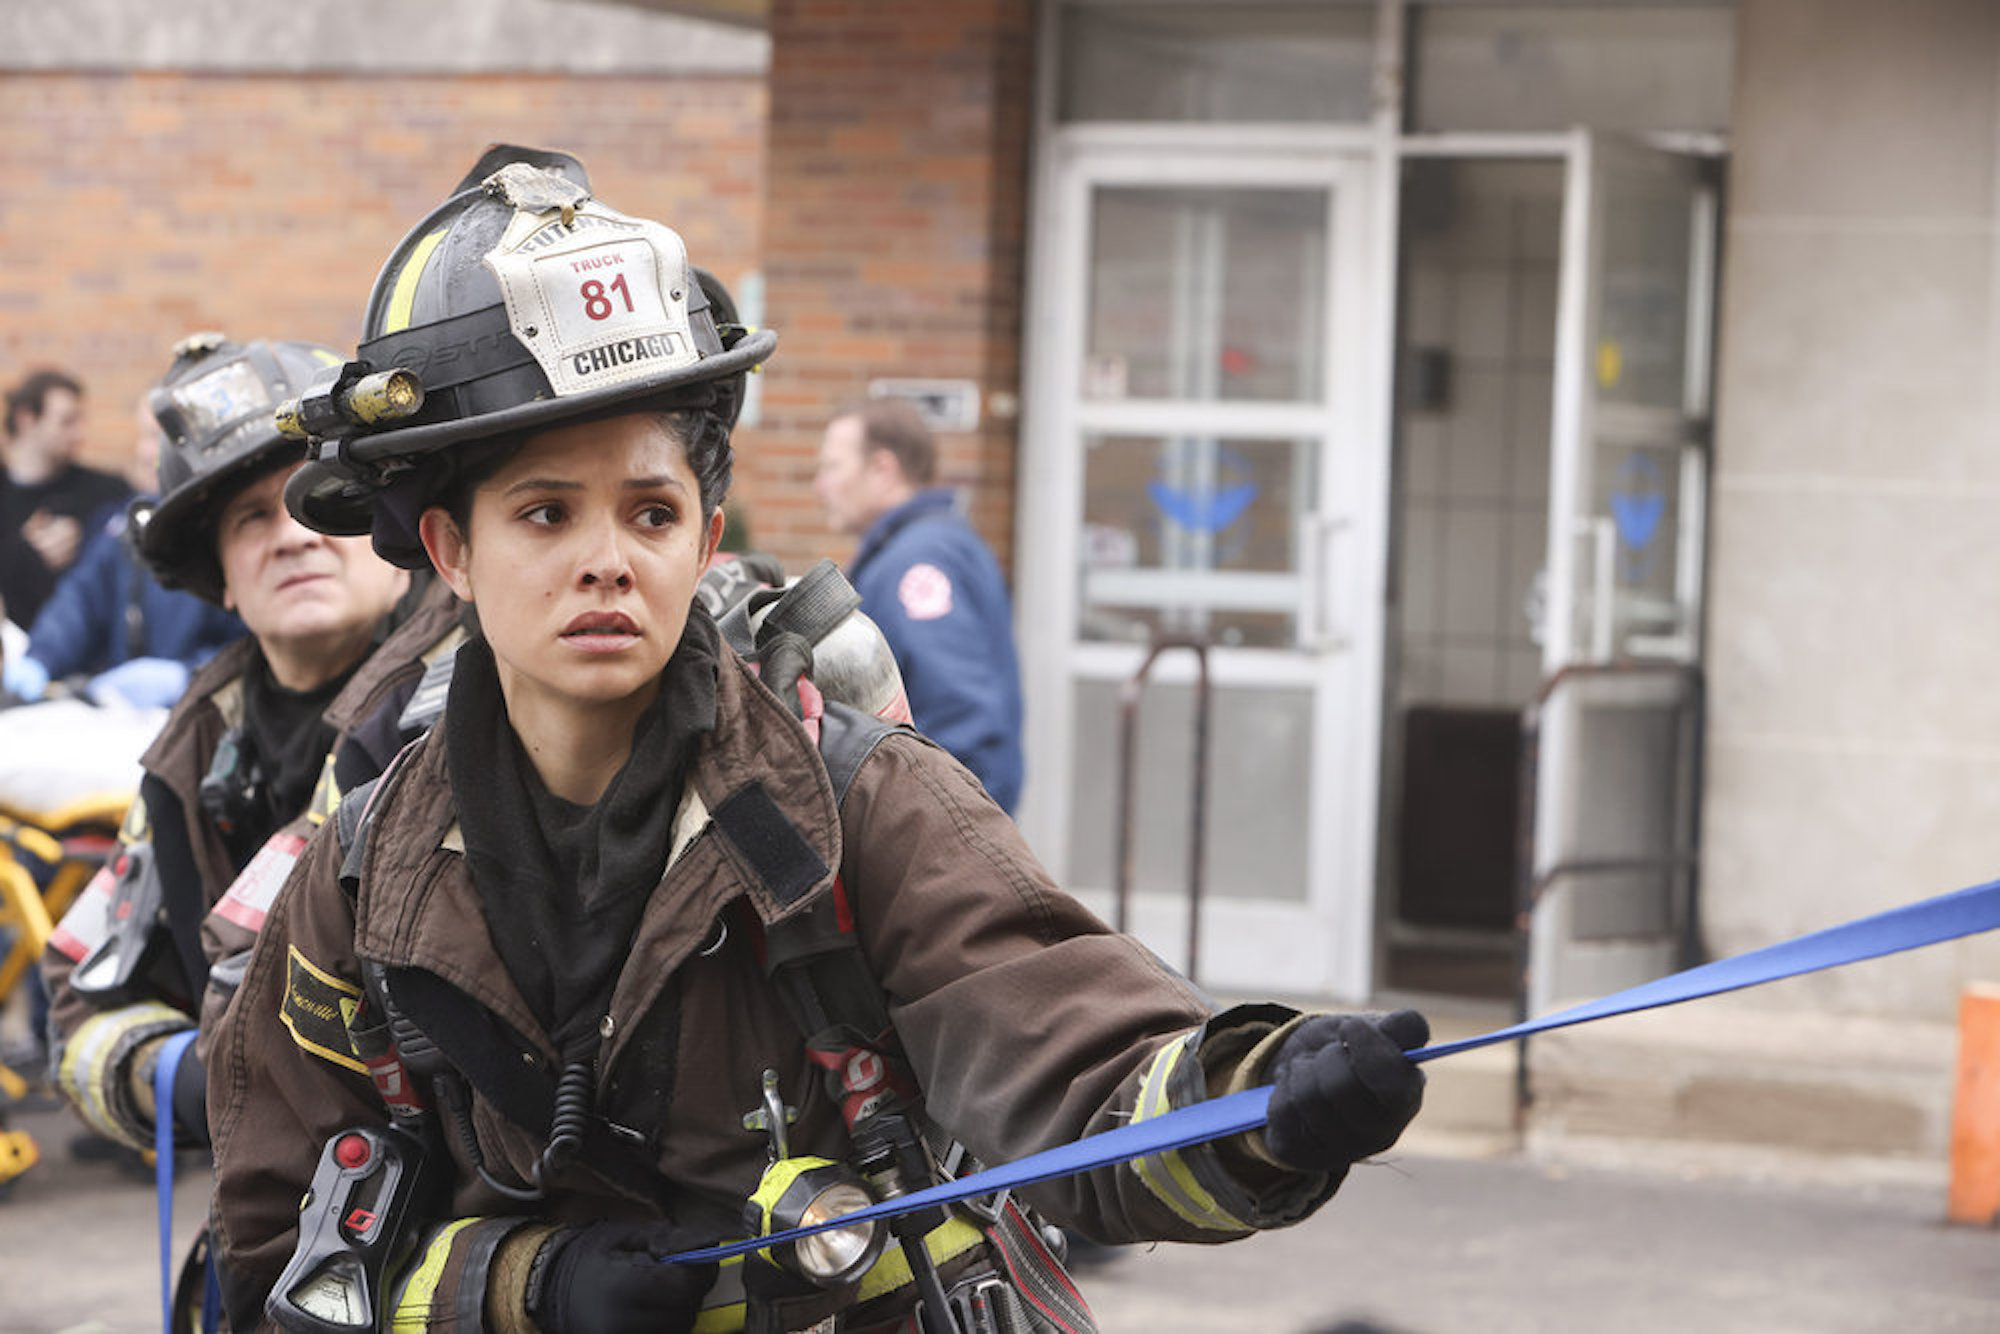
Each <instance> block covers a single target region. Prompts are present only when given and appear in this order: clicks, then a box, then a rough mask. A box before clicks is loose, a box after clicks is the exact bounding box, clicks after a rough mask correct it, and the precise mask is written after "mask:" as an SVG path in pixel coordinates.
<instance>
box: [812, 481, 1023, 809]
mask: <svg viewBox="0 0 2000 1334" xmlns="http://www.w3.org/2000/svg"><path fill="white" fill-rule="evenodd" d="M847 577H848V579H849V580H850V581H852V583H853V584H854V587H855V590H856V591H857V592H859V593H860V594H861V610H862V611H864V612H866V613H867V614H868V616H869V617H870V619H872V620H873V621H874V622H875V624H877V625H879V626H881V627H882V633H883V635H884V636H886V637H887V638H888V640H889V647H890V648H891V649H892V650H893V651H894V652H895V655H896V665H897V666H898V667H900V668H902V671H903V686H904V688H905V689H906V690H907V691H908V692H909V696H910V712H911V714H912V716H913V717H914V718H915V719H916V724H917V728H918V730H920V731H922V732H923V733H924V734H925V735H926V736H928V737H930V738H931V740H933V741H935V742H937V743H938V744H939V745H940V746H943V747H944V748H945V749H946V750H948V751H950V752H951V754H952V755H953V756H954V757H956V758H957V760H958V762H959V763H960V764H963V765H964V766H965V767H966V768H968V769H970V770H971V771H972V772H973V774H974V775H975V776H977V777H978V779H979V781H980V782H982V783H984V784H985V785H986V791H987V792H988V793H989V794H990V795H991V796H992V798H993V800H994V801H996V802H998V803H999V804H1000V806H1001V808H1002V809H1003V810H1005V811H1007V812H1008V813H1009V814H1012V813H1013V811H1014V806H1015V804H1016V803H1017V802H1018V801H1020V799H1021V776H1022V765H1021V670H1020V666H1019V664H1018V662H1017V661H1016V659H1015V654H1014V617H1013V607H1012V604H1011V603H1010V602H1009V600H1008V597H1007V586H1006V584H1005V582H1004V581H1003V580H1002V579H1001V577H1000V565H999V563H998V562H997V561H995V560H994V559H993V553H992V552H991V551H989V550H987V548H986V544H985V543H984V542H982V541H980V539H979V534H977V533H975V532H973V531H972V526H971V525H970V524H968V523H966V521H965V520H964V518H962V517H961V516H960V515H959V513H958V508H957V505H956V502H955V501H954V499H953V496H952V493H951V492H950V491H948V490H945V489H943V488H937V489H933V490H929V491H922V492H919V493H918V494H917V495H915V496H913V497H912V498H911V499H910V500H908V501H907V502H905V503H904V504H902V505H900V506H898V507H897V508H895V509H893V510H891V511H889V512H888V513H887V514H885V515H883V516H882V517H881V518H879V519H877V520H876V521H875V522H874V523H873V524H871V525H870V526H869V529H868V531H867V532H866V533H864V534H863V535H862V538H861V546H860V548H859V549H858V550H857V551H856V552H855V553H854V563H853V564H852V565H850V566H849V567H848V571H847Z"/></svg>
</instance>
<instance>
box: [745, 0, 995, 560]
mask: <svg viewBox="0 0 2000 1334" xmlns="http://www.w3.org/2000/svg"><path fill="white" fill-rule="evenodd" d="M1032 10H1033V5H1032V4H1031V3H1030V0H955V2H954V3H952V4H948V5H940V4H936V3H934V2H932V3H921V2H919V0H872V2H871V3H869V4H866V5H861V4H855V3H851V2H849V3H842V2H840V0H775V2H774V3H773V5H772V7H771V27H770V31H771V39H772V42H771V49H772V58H771V73H770V96H771V120H770V128H769V136H770V138H769V144H770V146H769V153H770V172H769V178H768V184H767V197H768V200H769V210H768V214H767V217H766V220H765V232H764V244H765V248H764V271H765V275H766V280H767V296H766V305H765V314H766V318H767V320H768V322H769V323H770V324H771V325H772V326H773V327H775V328H776V329H777V330H778V332H779V338H780V342H779V347H778V353H777V356H776V357H775V358H774V359H773V361H772V363H771V365H770V367H769V369H768V370H767V371H766V372H765V381H764V387H763V395H764V396H763V415H762V420H761V423H760V424H759V425H758V426H756V427H754V428H750V429H747V430H745V431H743V432H741V433H740V434H739V438H738V444H739V447H740V449H741V451H742V452H741V456H740V459H739V468H738V473H737V476H738V478H739V487H738V490H739V495H741V497H742V498H743V500H744V502H745V503H746V505H747V507H748V508H749V510H750V513H751V518H752V524H753V528H754V532H755V535H756V539H757V544H758V545H760V546H763V547H766V548H767V549H769V550H772V551H774V552H775V553H777V554H778V555H780V556H782V557H783V558H784V559H785V561H786V563H787V564H788V566H789V565H795V564H796V563H797V562H800V561H803V560H805V559H807V558H809V557H813V556H818V555H821V554H834V555H836V556H838V557H844V556H845V555H846V554H848V552H849V551H850V550H851V547H852V544H851V542H850V541H849V540H848V539H845V538H840V537H836V536H834V535H832V534H830V533H829V532H828V530H827V528H826V523H825V518H824V515H823V514H822V512H821V510H820V508H819V505H818V503H817V502H816V501H815V500H814V499H813V495H812V473H813V467H814V463H815V460H816V456H817V453H818V448H819V440H820V434H821V432H822V431H823V430H824V428H825V424H826V420H827V418H828V416H829V415H830V414H831V413H832V412H833V411H835V410H836V409H838V408H839V407H840V406H841V405H842V404H844V403H846V402H848V401H850V400H853V399H856V398H859V397H861V396H862V395H863V394H864V393H865V392H866V390H867V385H868V382H869V380H870V379H872V378H876V377H883V376H892V377H906V376H914V377H924V378H931V377H942V378H949V379H968V380H972V381H974V382H975V383H977V384H978V386H979V388H980V390H981V393H982V396H990V395H994V394H1004V395H1008V396H1010V399H1011V396H1013V395H1016V394H1018V392H1019V378H1020V333H1021V330H1020V324H1021V289H1022V272H1021V265H1022V253H1023V229H1024V209H1025V198H1026V190H1027V141H1028V130H1029V124H1030V106H1031V99H1030V95H1029V94H1030V65H1031V55H1032V49H1033V24H1032ZM1015 428H1016V423H1015V420H1014V417H1013V415H1012V413H1011V412H1008V413H1007V414H1006V415H1004V416H1001V415H997V414H995V413H994V412H993V411H992V406H991V402H990V398H989V400H988V402H987V408H986V411H985V412H984V413H983V415H982V424H981V426H980V429H979V430H977V431H976V432H973V433H969V434H964V435H951V436H946V437H943V438H942V439H941V441H940V444H941V446H942V457H941V460H940V465H941V473H942V480H943V481H944V482H945V483H947V484H950V485H954V486H959V487H962V488H964V489H965V490H966V491H967V492H968V493H969V496H970V498H971V501H972V507H973V517H974V520H975V522H976V523H977V524H978V526H979V529H980V531H981V532H982V533H983V534H984V535H985V536H986V537H987V539H988V540H989V541H991V542H992V543H993V545H994V547H995V549H996V551H997V552H998V553H999V554H1000V558H1001V561H1002V563H1003V564H1004V565H1011V555H1012V528H1013V523H1012V520H1013V492H1014V473H1015V456H1016V445H1017V440H1016V429H1015Z"/></svg>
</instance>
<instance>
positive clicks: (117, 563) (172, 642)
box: [28, 510, 244, 679]
mask: <svg viewBox="0 0 2000 1334" xmlns="http://www.w3.org/2000/svg"><path fill="white" fill-rule="evenodd" d="M135 631H136V634H135ZM243 633H244V630H243V622H241V621H239V620H237V619H236V617H235V616H233V615H231V614H230V613H229V612H226V611H224V610H222V608H220V607H216V606H211V605H210V604H209V603H206V602H203V601H202V600H201V599H200V598H198V597H196V596H195V595H194V594H192V593H179V592H172V591H170V590H168V589H164V588H161V587H160V585H159V583H158V581H156V580H155V579H154V578H153V576H152V574H151V572H150V571H148V570H147V569H146V568H145V566H144V565H142V564H141V563H140V562H139V560H138V558H137V557H135V556H134V555H133V554H132V551H131V548H130V547H128V546H127V545H126V544H125V515H124V513H123V511H122V510H121V511H120V512H118V513H117V514H116V515H114V516H113V517H112V518H111V519H110V520H109V521H108V522H106V523H105V524H104V526H103V527H102V528H100V529H98V531H97V532H96V533H94V534H92V535H91V537H90V539H89V540H88V541H87V542H86V543H85V544H84V548H83V553H82V554H81V555H79V556H78V557H77V558H76V564H75V565H73V566H71V567H70V569H69V570H68V571H67V572H66V573H65V574H64V575H63V577H62V580H61V582H59V583H58V584H57V585H56V590H55V592H54V593H52V594H50V595H49V600H48V601H47V602H45V603H43V604H42V609H41V611H40V612H39V613H37V614H36V616H35V623H34V625H33V626H31V627H29V630H28V656H29V657H31V658H33V659H34V660H35V661H37V662H39V663H41V664H42V666H44V667H46V668H48V670H49V675H50V676H51V677H53V678H56V679H61V678H62V677H65V676H95V675H97V674H98V673H99V672H102V671H104V670H106V669H107V668H111V667H116V666H117V665H118V664H120V663H122V662H127V661H129V660H131V659H133V658H171V659H173V660H175V661H176V662H180V663H184V664H185V665H187V666H188V667H190V668H192V667H198V666H200V665H201V664H202V663H204V662H206V661H208V659H209V658H210V657H212V656H213V655H214V654H215V651H216V650H217V649H219V648H221V647H222V646H223V645H224V644H227V643H229V642H230V641H231V640H233V639H237V638H240V637H241V636H242V635H243Z"/></svg>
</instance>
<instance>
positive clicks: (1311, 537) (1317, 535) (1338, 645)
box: [1299, 514, 1350, 653]
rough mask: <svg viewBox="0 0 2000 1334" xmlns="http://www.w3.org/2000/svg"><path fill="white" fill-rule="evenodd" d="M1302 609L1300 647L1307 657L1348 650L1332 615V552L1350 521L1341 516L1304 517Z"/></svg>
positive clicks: (1346, 642) (1348, 644)
mask: <svg viewBox="0 0 2000 1334" xmlns="http://www.w3.org/2000/svg"><path fill="white" fill-rule="evenodd" d="M1305 526H1306V534H1305V536H1306V552H1305V556H1306V559H1305V588H1304V593H1305V606H1304V607H1303V608H1302V609H1301V615H1300V617H1299V624H1300V634H1299V646H1300V647H1301V648H1303V649H1305V650H1306V651H1307V652H1308V653H1338V652H1341V651H1342V650H1344V649H1346V648H1348V647H1349V646H1350V642H1349V639H1348V637H1347V635H1346V634H1345V633H1344V632H1343V631H1342V630H1341V629H1340V628H1339V627H1338V625H1337V624H1336V620H1337V618H1336V617H1335V616H1334V614H1333V608H1332V605H1331V604H1332V600H1333V592H1334V585H1333V572H1334V559H1333V548H1334V544H1335V539H1336V538H1338V537H1339V536H1340V535H1341V534H1342V533H1344V532H1346V531H1347V529H1348V528H1349V526H1350V520H1349V519H1348V517H1347V516H1346V515H1344V514H1309V515H1307V516H1306V521H1305Z"/></svg>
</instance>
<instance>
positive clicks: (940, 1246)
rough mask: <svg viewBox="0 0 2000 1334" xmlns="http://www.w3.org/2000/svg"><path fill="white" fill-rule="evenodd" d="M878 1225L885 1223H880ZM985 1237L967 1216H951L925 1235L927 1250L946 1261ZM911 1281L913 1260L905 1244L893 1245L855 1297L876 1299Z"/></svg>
mask: <svg viewBox="0 0 2000 1334" xmlns="http://www.w3.org/2000/svg"><path fill="white" fill-rule="evenodd" d="M877 1226H881V1225H880V1224H879V1223H878V1224H877ZM985 1240H986V1234H985V1233H984V1232H981V1231H980V1230H979V1229H978V1228H976V1227H974V1226H973V1225H972V1224H970V1223H968V1222H966V1221H965V1220H964V1219H963V1218H947V1219H946V1220H945V1221H944V1222H943V1223H941V1224H939V1225H938V1226H937V1227H934V1228H932V1229H931V1230H930V1232H929V1233H928V1234H926V1235H925V1237H924V1249H925V1250H927V1251H929V1252H930V1253H931V1259H932V1260H933V1261H935V1262H936V1263H938V1264H943V1263H944V1262H945V1261H947V1260H949V1259H951V1258H952V1257H954V1256H958V1255H963V1254H965V1253H966V1252H967V1251H969V1250H971V1249H972V1248H973V1247H974V1246H977V1245H978V1244H979V1243H980V1242H982V1241H985ZM909 1282H911V1274H910V1259H909V1257H908V1256H906V1255H904V1254H903V1248H902V1247H901V1246H897V1245H893V1244H892V1245H891V1246H890V1247H889V1248H888V1249H887V1250H885V1251H883V1252H882V1258H881V1259H879V1260H877V1261H876V1262H875V1263H874V1264H873V1265H871V1266H869V1269H868V1272H867V1273H865V1274H863V1275H862V1276H861V1291H860V1293H859V1295H858V1296H856V1298H855V1300H856V1301H859V1302H867V1301H873V1300H874V1299H875V1298H877V1297H880V1296H881V1295H882V1294H883V1293H885V1292H894V1291H895V1290H896V1289H897V1288H900V1287H902V1286H904V1285H905V1284H907V1283H909Z"/></svg>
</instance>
